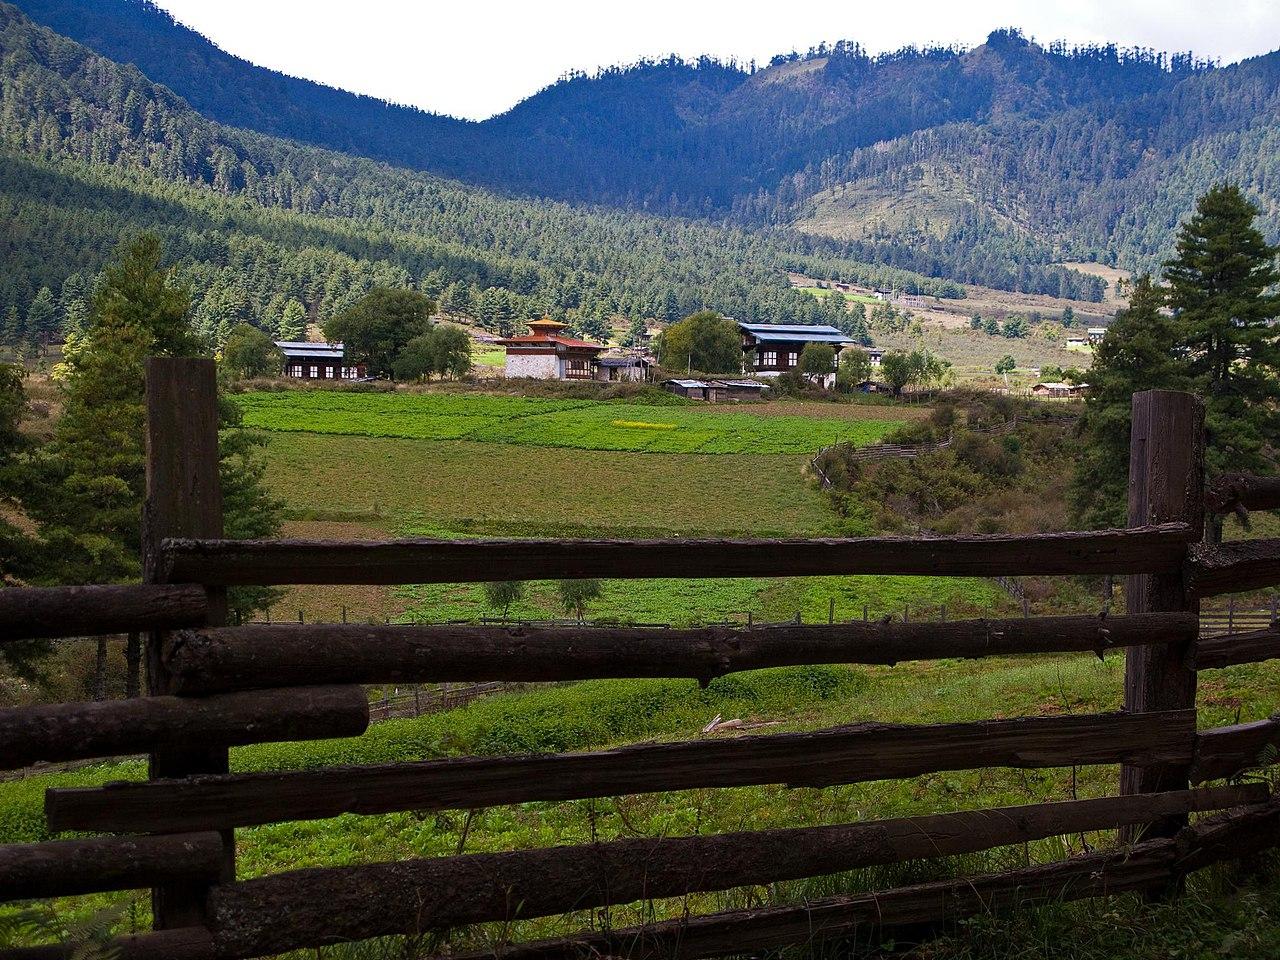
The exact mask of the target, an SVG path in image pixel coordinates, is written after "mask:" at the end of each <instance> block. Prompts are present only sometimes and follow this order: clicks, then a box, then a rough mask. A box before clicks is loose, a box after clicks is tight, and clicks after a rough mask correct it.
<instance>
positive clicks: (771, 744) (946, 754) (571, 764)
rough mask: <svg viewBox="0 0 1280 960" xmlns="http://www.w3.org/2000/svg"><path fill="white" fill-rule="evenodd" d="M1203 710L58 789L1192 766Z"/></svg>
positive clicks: (884, 728) (460, 785)
mask: <svg viewBox="0 0 1280 960" xmlns="http://www.w3.org/2000/svg"><path fill="white" fill-rule="evenodd" d="M1194 734H1195V711H1194V710H1181V711H1171V712H1168V713H1150V714H1124V713H1115V714H1085V715H1080V716H1065V717H1032V718H1027V719H1019V720H988V721H982V722H978V723H953V724H934V725H919V726H907V725H888V724H860V725H858V726H851V727H838V728H835V729H832V730H824V731H819V732H816V733H778V734H771V735H767V736H746V737H737V738H734V739H727V740H703V741H692V742H678V743H663V744H641V745H637V746H629V747H619V748H617V749H614V750H604V751H592V752H584V753H561V754H541V755H538V754H534V755H524V756H503V757H466V758H461V759H456V760H431V761H423V762H417V763H397V764H385V765H381V766H370V767H330V768H326V769H320V770H297V771H288V772H280V773H243V774H229V775H221V776H206V777H194V778H191V779H187V780H168V781H152V782H149V783H116V784H107V785H106V786H103V787H83V788H71V789H53V790H50V791H48V793H47V794H46V800H45V810H46V814H47V816H48V818H49V823H50V825H51V826H52V827H53V829H56V830H66V829H78V830H116V831H188V830H193V829H202V830H203V829H211V828H224V827H238V826H251V825H254V824H262V823H274V822H277V821H284V820H315V819H322V818H325V817H335V816H338V815H340V814H343V813H363V814H375V813H390V812H393V811H397V810H443V809H473V808H476V807H485V806H496V805H500V804H508V803H525V802H529V801H534V800H575V799H582V798H586V797H606V796H618V795H621V794H627V793H659V792H663V791H667V790H686V789H693V788H697V787H740V786H753V785H758V784H768V783H786V784H791V785H793V786H807V787H819V786H830V785H832V784H837V783H857V782H861V781H868V780H884V779H891V778H896V777H914V776H919V775H921V774H925V773H932V772H936V771H940V770H968V769H974V768H977V767H1022V768H1036V767H1061V766H1073V765H1076V764H1093V763H1121V762H1124V763H1131V764H1134V765H1152V764H1160V763H1170V762H1177V763H1189V762H1190V761H1191V758H1192V743H1193V740H1194Z"/></svg>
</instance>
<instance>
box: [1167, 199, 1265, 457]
mask: <svg viewBox="0 0 1280 960" xmlns="http://www.w3.org/2000/svg"><path fill="white" fill-rule="evenodd" d="M1257 215H1258V209H1257V207H1255V206H1254V205H1253V204H1252V203H1250V202H1249V201H1248V200H1247V199H1246V198H1245V196H1244V194H1243V193H1242V192H1241V191H1240V189H1239V187H1236V186H1232V185H1223V186H1217V187H1214V188H1213V189H1211V190H1210V191H1209V192H1208V193H1206V194H1205V195H1204V196H1203V197H1201V198H1200V200H1199V202H1198V203H1197V204H1196V212H1195V214H1194V216H1192V217H1191V219H1190V220H1188V221H1187V222H1186V223H1185V224H1183V227H1182V229H1181V231H1180V232H1179V235H1178V244H1177V255H1176V256H1175V257H1174V258H1173V259H1172V260H1170V261H1169V262H1168V263H1166V264H1165V279H1166V281H1167V282H1168V285H1169V292H1168V303H1169V306H1170V307H1171V308H1172V309H1173V312H1174V316H1175V319H1176V324H1177V328H1178V343H1179V344H1180V346H1181V350H1182V353H1183V356H1184V357H1185V359H1186V364H1187V371H1188V373H1189V374H1190V377H1191V382H1192V384H1193V388H1194V389H1195V391H1196V392H1197V393H1198V394H1199V395H1200V396H1201V397H1203V398H1204V401H1205V427H1206V430H1207V433H1208V446H1207V452H1206V459H1207V461H1208V468H1209V472H1210V474H1214V473H1221V472H1224V471H1226V470H1256V469H1262V468H1265V467H1266V466H1267V462H1268V457H1267V451H1268V449H1269V448H1273V447H1274V445H1275V444H1276V443H1277V441H1280V416H1278V415H1277V408H1276V405H1277V403H1278V402H1280V328H1277V327H1275V326H1273V325H1272V324H1273V321H1274V320H1275V319H1276V318H1277V317H1280V295H1277V294H1275V293H1271V292H1269V291H1270V288H1272V287H1273V286H1274V285H1275V284H1276V283H1277V281H1280V271H1277V269H1276V254H1277V250H1278V248H1277V247H1274V246H1272V245H1271V244H1268V243H1267V242H1266V240H1265V239H1263V236H1262V234H1261V233H1260V232H1259V231H1258V229H1257V228H1256V227H1255V226H1254V225H1253V220H1254V217H1256V216H1257Z"/></svg>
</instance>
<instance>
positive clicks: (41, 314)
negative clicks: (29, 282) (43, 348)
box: [26, 287, 59, 343]
mask: <svg viewBox="0 0 1280 960" xmlns="http://www.w3.org/2000/svg"><path fill="white" fill-rule="evenodd" d="M58 326H59V324H58V305H57V303H56V302H55V301H54V299H53V291H52V290H50V289H49V288H48V287H41V288H40V292H39V293H37V294H36V296H35V299H34V300H32V301H31V305H30V306H29V307H27V328H26V334H27V337H28V339H30V340H32V341H35V342H37V343H50V342H52V341H53V340H54V339H55V338H56V337H57V334H58Z"/></svg>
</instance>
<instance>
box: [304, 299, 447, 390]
mask: <svg viewBox="0 0 1280 960" xmlns="http://www.w3.org/2000/svg"><path fill="white" fill-rule="evenodd" d="M434 311H435V304H433V303H432V302H431V300H430V299H429V298H427V297H425V296H423V295H422V294H421V293H418V292H417V291H416V290H389V289H386V288H384V287H377V288H375V289H373V290H370V291H369V292H368V293H367V294H365V295H364V296H363V297H362V298H361V299H360V300H359V302H358V303H356V304H355V305H354V306H352V307H351V308H349V309H348V310H345V311H343V312H342V313H341V314H339V315H338V316H336V317H334V318H332V319H330V320H327V321H326V322H325V325H324V335H325V336H326V337H327V338H328V339H329V341H330V342H332V343H338V342H341V343H343V344H345V345H346V351H347V356H348V357H349V358H350V359H352V360H354V361H358V362H362V363H364V364H366V365H367V366H368V370H369V373H370V374H372V375H373V376H380V377H382V376H391V375H392V372H393V366H394V364H395V361H396V358H397V357H398V356H399V355H400V353H401V351H402V350H404V348H405V347H406V345H407V344H408V343H409V342H410V341H411V340H413V339H414V338H416V337H420V336H423V335H425V334H427V333H429V332H430V329H431V314H432V313H433V312H434Z"/></svg>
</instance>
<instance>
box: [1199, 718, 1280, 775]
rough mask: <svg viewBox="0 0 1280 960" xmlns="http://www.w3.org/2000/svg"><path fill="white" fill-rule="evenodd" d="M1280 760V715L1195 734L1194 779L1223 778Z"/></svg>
mask: <svg viewBox="0 0 1280 960" xmlns="http://www.w3.org/2000/svg"><path fill="white" fill-rule="evenodd" d="M1277 762H1280V718H1276V717H1273V718H1272V719H1270V720H1255V721H1254V722H1253V723H1241V724H1237V725H1236V726H1232V727H1218V728H1217V729H1215V730H1205V731H1204V732H1203V733H1200V734H1198V735H1197V736H1196V759H1195V763H1194V764H1193V765H1192V768H1191V782H1192V783H1204V781H1206V780H1221V779H1223V778H1225V777H1234V776H1235V775H1236V774H1238V773H1242V772H1243V771H1245V770H1249V769H1252V768H1255V767H1262V766H1270V765H1273V764H1275V763H1277Z"/></svg>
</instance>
